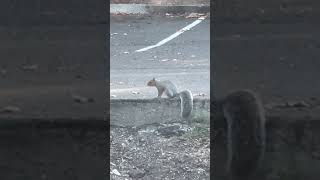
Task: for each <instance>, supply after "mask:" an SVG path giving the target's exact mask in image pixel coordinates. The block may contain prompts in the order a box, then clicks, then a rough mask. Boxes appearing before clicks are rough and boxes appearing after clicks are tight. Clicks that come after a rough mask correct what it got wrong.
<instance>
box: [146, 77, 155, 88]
mask: <svg viewBox="0 0 320 180" xmlns="http://www.w3.org/2000/svg"><path fill="white" fill-rule="evenodd" d="M147 85H148V86H155V85H156V79H155V78H153V79H151V80H150V81H149V82H148V84H147Z"/></svg>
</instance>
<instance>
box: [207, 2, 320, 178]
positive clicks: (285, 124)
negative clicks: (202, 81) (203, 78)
mask: <svg viewBox="0 0 320 180" xmlns="http://www.w3.org/2000/svg"><path fill="white" fill-rule="evenodd" d="M214 11H215V14H214V15H213V16H212V22H211V24H212V26H211V27H212V28H211V34H214V35H213V36H212V37H213V38H212V41H211V43H212V44H211V52H213V58H212V60H213V61H212V63H211V64H212V68H211V72H213V74H212V77H211V79H212V80H213V81H212V82H213V83H214V96H215V97H223V96H225V95H227V94H228V93H230V92H232V91H234V90H237V89H251V90H254V91H255V92H257V93H258V94H259V95H260V96H261V97H262V101H263V106H264V108H265V110H266V116H267V125H266V128H267V146H266V147H267V149H266V158H265V162H264V164H263V167H264V169H263V171H264V172H262V173H264V175H266V176H265V177H264V178H265V179H318V177H319V172H318V171H317V169H316V168H314V167H316V166H318V165H319V163H320V162H319V158H318V157H317V154H318V153H319V152H320V149H319V148H318V145H319V141H317V140H316V139H318V138H319V133H318V132H319V119H320V116H319V114H320V113H319V112H320V111H319V110H320V108H319V107H320V106H319V102H320V94H319V92H320V86H319V83H318V80H317V78H316V77H318V76H319V75H318V74H319V68H320V64H319V61H318V58H319V57H320V53H319V52H320V51H319V48H320V46H319V42H320V33H319V32H320V31H319V28H320V26H319V23H318V19H319V17H320V13H319V12H320V4H319V2H318V1H315V0H311V1H299V0H292V1H251V0H250V1H220V0H219V1H215V7H214ZM211 99H212V100H214V98H211ZM211 107H212V108H214V106H213V105H212V106H211ZM211 112H213V111H211ZM212 125H213V128H212V129H214V131H213V132H211V133H212V135H213V136H214V137H215V139H212V140H213V143H212V146H213V149H214V150H216V151H214V152H212V153H213V154H215V155H214V157H213V155H212V154H211V155H212V158H217V161H216V162H215V164H222V165H224V163H225V152H224V151H225V150H226V147H225V145H226V133H227V132H226V131H225V129H226V128H225V126H226V125H225V122H223V121H220V120H217V121H214V123H212ZM212 161H214V160H212ZM219 168H220V169H219ZM221 168H222V169H223V168H224V167H221V166H220V167H219V166H214V167H213V169H211V171H212V172H216V175H218V174H219V172H221V171H222V170H221ZM261 178H262V177H261ZM259 179H260V178H259Z"/></svg>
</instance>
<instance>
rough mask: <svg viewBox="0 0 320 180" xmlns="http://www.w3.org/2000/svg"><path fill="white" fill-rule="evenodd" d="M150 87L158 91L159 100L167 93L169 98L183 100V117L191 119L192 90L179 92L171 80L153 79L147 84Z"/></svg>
mask: <svg viewBox="0 0 320 180" xmlns="http://www.w3.org/2000/svg"><path fill="white" fill-rule="evenodd" d="M147 85H148V86H155V87H156V88H157V90H158V98H161V96H162V94H163V93H165V94H166V95H167V96H168V97H169V98H175V97H180V100H181V114H180V115H181V117H182V118H184V119H190V117H191V114H192V110H193V95H192V93H191V91H190V90H184V91H181V92H178V90H177V87H176V85H175V84H174V83H172V82H171V81H169V80H164V81H160V80H156V79H155V78H153V79H152V80H150V81H149V82H148V83H147Z"/></svg>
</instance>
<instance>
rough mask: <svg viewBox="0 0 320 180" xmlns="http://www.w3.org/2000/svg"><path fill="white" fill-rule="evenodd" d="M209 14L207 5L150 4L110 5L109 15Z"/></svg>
mask: <svg viewBox="0 0 320 180" xmlns="http://www.w3.org/2000/svg"><path fill="white" fill-rule="evenodd" d="M188 12H189V13H191V12H194V13H209V12H210V6H208V5H176V6H163V5H150V4H110V13H111V14H166V13H171V14H182V13H188Z"/></svg>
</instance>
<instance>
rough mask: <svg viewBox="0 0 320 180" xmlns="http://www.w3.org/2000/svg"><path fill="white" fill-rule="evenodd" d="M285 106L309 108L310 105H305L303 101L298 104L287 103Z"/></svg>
mask: <svg viewBox="0 0 320 180" xmlns="http://www.w3.org/2000/svg"><path fill="white" fill-rule="evenodd" d="M286 106H287V107H297V108H299V107H310V105H309V104H308V103H306V102H305V101H299V102H296V101H289V102H287V103H286Z"/></svg>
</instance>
